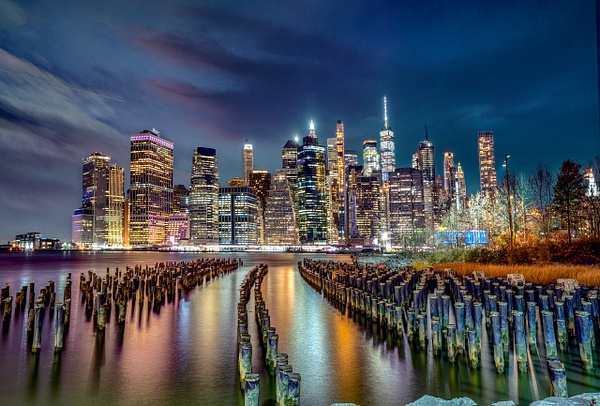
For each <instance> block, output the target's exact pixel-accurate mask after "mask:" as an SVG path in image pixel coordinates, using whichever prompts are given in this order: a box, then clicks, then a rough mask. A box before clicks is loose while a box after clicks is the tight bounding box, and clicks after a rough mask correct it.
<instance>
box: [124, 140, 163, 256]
mask: <svg viewBox="0 0 600 406" xmlns="http://www.w3.org/2000/svg"><path fill="white" fill-rule="evenodd" d="M129 179H130V180H129V183H130V188H129V243H130V244H131V245H138V246H148V245H156V244H164V243H166V242H167V223H168V221H169V215H170V214H171V210H172V206H173V143H172V142H170V141H167V140H165V139H163V138H161V137H160V133H159V132H158V131H157V130H155V129H152V130H144V131H142V132H140V133H139V134H132V135H131V159H130V178H129Z"/></svg>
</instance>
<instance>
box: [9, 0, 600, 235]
mask: <svg viewBox="0 0 600 406" xmlns="http://www.w3.org/2000/svg"><path fill="white" fill-rule="evenodd" d="M2 7H3V8H4V9H3V11H4V12H3V13H0V14H1V15H2V17H1V18H0V19H1V21H0V41H1V42H0V43H2V46H1V47H0V54H1V55H0V56H1V57H0V83H2V86H3V89H4V90H5V91H4V95H3V96H2V97H0V128H1V129H2V130H1V131H0V151H2V159H1V160H0V177H1V178H0V185H1V187H2V190H3V193H2V197H0V208H1V209H2V210H1V212H2V214H1V215H0V216H1V217H0V224H2V226H1V227H0V238H2V239H3V240H8V239H11V238H12V237H13V236H14V235H15V234H18V233H25V232H29V231H41V232H42V233H43V234H44V235H45V236H48V237H58V238H60V239H61V240H63V241H68V240H70V229H71V224H70V222H69V219H70V217H71V215H72V214H73V209H74V208H76V207H78V206H79V205H80V204H81V190H80V185H81V162H82V158H84V157H87V156H90V154H92V153H93V152H96V151H97V152H101V153H102V154H103V155H107V156H110V157H111V158H112V161H111V162H114V163H116V164H117V165H118V166H120V167H123V168H128V167H129V159H128V155H129V135H130V134H131V133H134V132H137V131H139V130H142V129H145V128H157V129H158V130H160V131H161V134H162V135H163V136H164V138H165V139H167V140H169V141H170V142H173V143H174V145H175V147H174V176H173V177H174V183H175V184H186V185H189V176H190V175H189V174H190V168H191V166H192V158H193V151H194V149H195V148H197V147H199V146H204V147H209V148H215V149H216V150H217V155H218V156H219V160H220V162H222V165H220V169H219V171H220V174H219V175H220V178H221V179H222V181H221V184H222V185H225V184H226V181H227V180H229V179H231V178H232V177H233V176H243V169H242V160H241V159H240V156H241V151H242V148H243V144H244V141H245V139H248V142H250V143H251V144H252V145H253V147H254V152H255V159H254V161H255V162H254V167H255V168H256V169H265V170H268V171H269V172H270V173H271V174H275V170H276V169H278V168H279V167H280V166H281V156H280V155H281V148H282V146H283V145H284V144H285V143H286V142H287V140H288V139H291V138H293V137H294V136H295V135H298V137H299V139H301V138H302V137H303V136H304V135H305V134H306V129H307V127H308V122H309V120H311V119H313V120H314V122H315V127H316V130H317V133H318V134H319V141H320V144H321V145H326V143H325V141H326V140H327V138H332V137H335V134H336V122H337V120H342V121H343V123H344V127H345V128H344V132H345V148H347V149H352V150H356V151H360V153H359V155H361V156H362V142H363V141H364V140H366V139H377V140H379V138H380V134H379V131H380V129H381V127H382V124H383V117H382V115H383V112H382V103H381V100H382V99H381V98H382V96H383V95H384V94H386V95H387V99H388V116H389V123H390V126H391V127H392V128H393V131H394V142H395V151H396V167H402V168H407V167H410V166H411V157H412V154H413V153H414V152H415V151H417V149H418V147H419V142H420V141H423V140H424V138H425V132H424V130H423V125H424V124H427V127H428V129H429V138H430V141H431V142H432V143H433V145H434V146H435V149H436V154H435V155H436V156H435V160H436V167H437V168H442V167H443V165H442V156H443V153H444V152H446V151H450V152H453V154H454V159H455V161H456V162H457V163H458V162H460V163H461V166H462V168H463V170H464V173H465V180H466V185H467V192H468V194H471V193H473V192H475V191H477V190H479V176H478V171H479V168H478V154H477V134H478V132H479V131H493V133H494V141H495V158H496V171H499V170H500V168H499V166H500V165H501V164H499V162H500V161H501V158H502V156H503V155H504V154H510V156H511V170H514V171H516V172H523V173H528V172H530V171H531V170H532V169H533V168H534V167H535V165H537V163H538V162H540V161H542V162H544V163H547V164H548V165H550V167H551V168H552V169H553V171H554V172H555V171H556V169H557V168H558V166H559V165H560V163H561V162H562V161H563V160H564V159H566V158H570V159H574V160H577V161H579V162H581V163H582V164H583V165H584V166H585V165H586V164H587V162H588V161H590V160H592V159H593V158H594V157H595V156H596V155H598V154H599V152H600V148H599V145H600V138H599V137H598V117H597V107H598V105H597V94H596V92H597V86H596V80H597V78H596V76H597V72H596V69H595V68H596V53H595V50H596V43H595V20H594V3H593V2H591V1H590V2H583V3H581V4H562V3H561V2H546V3H544V4H543V5H540V4H537V5H523V4H519V3H518V2H512V3H508V4H502V5H498V4H496V5H481V4H478V3H475V2H473V3H470V4H465V3H464V2H463V3H460V4H459V3H457V2H449V3H443V4H438V5H432V6H426V5H406V4H404V5H401V4H394V3H382V4H380V5H369V4H362V5H358V6H355V7H350V8H348V7H345V8H340V7H339V6H335V5H333V4H330V5H323V4H321V3H318V2H315V3H313V4H311V3H307V7H306V8H305V9H303V11H302V12H298V10H296V9H292V8H286V7H282V8H280V7H277V8H271V6H269V5H263V6H260V7H250V6H248V5H243V4H236V3H232V4H231V5H229V6H221V8H219V7H212V6H201V7H192V6H189V5H187V4H185V3H180V2H174V3H172V4H169V6H168V7H166V6H165V5H161V4H160V3H158V2H157V3H152V2H150V3H148V5H147V6H145V7H144V8H143V9H137V8H131V6H126V5H120V4H118V3H116V2H115V3H109V6H108V7H100V8H96V7H98V6H96V5H73V7H70V8H69V9H68V11H67V8H66V7H65V6H61V5H58V6H55V5H52V6H50V5H46V4H43V3H36V2H32V3H29V4H26V5H17V4H16V3H13V2H10V1H8V2H4V3H3V4H2ZM165 7H166V8H168V10H167V9H165ZM273 7H275V6H273ZM269 15H274V16H276V17H267V16H269ZM147 21H153V24H152V25H149V24H147ZM549 21H551V22H552V24H548V23H547V22H549ZM259 26H260V28H257V27H259ZM333 33H335V34H333ZM192 38H194V39H192ZM142 60H146V61H151V62H152V63H140V61H142ZM580 139H581V141H579V140H580ZM531 151H536V152H535V153H532V152H531ZM439 173H440V171H439V169H438V174H439ZM128 186H129V185H127V186H126V187H128ZM49 213H50V214H51V215H50V216H49V215H48V214H49Z"/></svg>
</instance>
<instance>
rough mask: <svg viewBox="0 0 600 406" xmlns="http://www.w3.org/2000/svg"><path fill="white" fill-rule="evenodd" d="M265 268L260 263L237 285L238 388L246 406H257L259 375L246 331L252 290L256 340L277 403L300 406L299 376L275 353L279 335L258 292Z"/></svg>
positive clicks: (282, 405) (280, 354)
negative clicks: (257, 336) (257, 335)
mask: <svg viewBox="0 0 600 406" xmlns="http://www.w3.org/2000/svg"><path fill="white" fill-rule="evenodd" d="M267 271H268V266H267V265H264V264H261V265H259V266H257V267H254V268H253V269H252V270H250V272H248V274H247V275H246V277H245V278H244V280H243V281H242V284H241V286H240V301H239V303H238V326H237V329H238V331H237V337H238V369H239V372H240V385H241V387H242V389H244V400H245V405H247V406H249V405H251V406H258V404H259V393H260V392H259V390H260V385H259V381H260V376H259V375H258V374H253V373H252V344H251V342H250V338H251V337H250V334H249V332H248V310H247V304H248V301H249V298H250V291H251V289H252V287H254V304H255V306H254V310H255V315H256V322H257V323H258V326H259V339H260V342H261V345H262V347H263V350H264V351H265V365H266V367H267V369H268V371H269V373H270V374H271V375H274V376H275V382H276V383H275V386H276V404H277V405H280V406H288V405H289V406H297V405H299V404H300V380H301V377H300V374H298V373H294V372H293V369H292V366H291V365H289V363H288V361H289V359H288V354H285V353H279V352H278V348H277V347H278V341H279V335H278V334H277V333H276V329H275V327H273V326H271V318H270V316H269V311H268V309H267V306H266V304H265V302H264V300H263V298H262V292H261V290H260V288H261V284H262V281H263V278H264V276H265V275H266V274H267Z"/></svg>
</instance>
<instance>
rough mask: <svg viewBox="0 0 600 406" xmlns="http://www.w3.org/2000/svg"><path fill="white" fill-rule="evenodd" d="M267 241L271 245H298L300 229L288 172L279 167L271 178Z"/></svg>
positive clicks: (266, 225) (266, 226) (267, 211)
mask: <svg viewBox="0 0 600 406" xmlns="http://www.w3.org/2000/svg"><path fill="white" fill-rule="evenodd" d="M265 229H266V230H268V232H267V233H265V243H266V244H269V245H284V246H286V245H297V244H298V230H297V229H296V215H295V212H294V202H293V200H292V196H291V193H290V188H289V186H288V180H287V177H286V172H285V170H283V169H278V170H277V171H276V172H275V176H273V178H272V180H271V188H270V190H269V201H268V203H267V208H266V210H265Z"/></svg>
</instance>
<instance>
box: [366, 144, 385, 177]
mask: <svg viewBox="0 0 600 406" xmlns="http://www.w3.org/2000/svg"><path fill="white" fill-rule="evenodd" d="M380 170H381V166H380V164H379V152H377V140H373V139H370V140H364V141H363V176H371V174H372V173H373V171H380Z"/></svg>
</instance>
